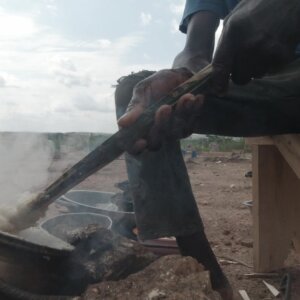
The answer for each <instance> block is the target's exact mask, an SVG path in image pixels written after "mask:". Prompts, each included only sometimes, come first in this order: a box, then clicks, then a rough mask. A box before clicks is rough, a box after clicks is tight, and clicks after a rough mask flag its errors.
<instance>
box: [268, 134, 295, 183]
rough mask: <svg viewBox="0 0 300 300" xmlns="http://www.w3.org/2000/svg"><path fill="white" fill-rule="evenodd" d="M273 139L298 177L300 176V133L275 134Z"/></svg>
mask: <svg viewBox="0 0 300 300" xmlns="http://www.w3.org/2000/svg"><path fill="white" fill-rule="evenodd" d="M273 141H274V144H275V145H276V146H277V147H278V149H279V151H280V152H281V154H282V155H283V156H284V158H285V160H286V161H287V162H288V163H289V165H290V166H291V168H292V169H293V170H294V172H295V173H296V175H297V176H298V178H300V134H297V135H296V134H294V135H291V134H288V135H277V136H273Z"/></svg>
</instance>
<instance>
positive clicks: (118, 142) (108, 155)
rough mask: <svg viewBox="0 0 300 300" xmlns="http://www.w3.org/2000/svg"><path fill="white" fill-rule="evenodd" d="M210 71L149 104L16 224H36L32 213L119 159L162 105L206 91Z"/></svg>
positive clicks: (25, 211)
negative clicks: (130, 123)
mask: <svg viewBox="0 0 300 300" xmlns="http://www.w3.org/2000/svg"><path fill="white" fill-rule="evenodd" d="M211 72H212V67H211V65H208V66H207V67H206V68H204V69H202V70H201V71H200V72H198V73H196V74H195V75H194V76H192V77H191V78H190V79H188V80H187V81H185V82H184V83H182V84H181V85H179V86H178V87H177V88H175V89H174V90H173V91H172V92H171V93H170V94H168V95H167V96H165V97H163V98H162V99H161V100H159V101H157V102H155V103H154V104H152V105H151V106H149V107H148V108H147V109H146V110H145V112H144V113H143V114H142V115H141V116H140V117H139V118H138V119H137V121H136V122H135V123H134V124H132V125H131V126H130V127H128V128H122V129H120V130H119V131H117V132H116V133H115V134H113V135H112V136H111V137H110V138H108V139H107V140H106V141H105V142H104V143H102V144H101V145H99V146H98V147H97V148H96V149H94V150H93V151H92V152H90V153H89V154H88V155H87V156H86V157H84V158H83V159H82V160H80V161H79V162H78V163H77V164H75V165H74V166H73V167H71V168H70V169H69V170H67V171H66V172H65V173H64V174H63V175H62V176H61V177H59V178H58V179H57V180H56V181H55V182H53V183H52V184H51V185H49V186H48V187H47V188H46V189H45V190H44V192H43V193H41V194H39V195H38V196H37V197H36V198H35V199H34V200H33V201H30V202H29V203H28V204H27V205H26V206H24V209H23V210H22V211H20V213H19V215H18V216H15V217H14V220H13V223H18V227H20V226H22V227H23V225H22V224H24V225H25V223H27V225H26V227H28V223H32V222H33V223H34V222H35V221H34V220H30V215H32V216H34V215H38V214H36V212H37V211H43V210H46V208H47V207H48V205H50V204H51V203H52V202H53V201H55V200H56V199H57V198H58V197H60V196H61V195H63V194H65V193H66V192H67V191H68V190H70V189H71V188H72V187H74V186H75V185H77V184H78V183H80V182H81V181H83V180H84V179H86V178H87V177H88V176H90V175H91V174H93V173H95V172H96V171H98V170H100V169H101V168H103V167H104V166H106V165H108V164H109V163H110V162H112V161H113V160H115V159H116V158H118V157H119V156H120V155H121V154H122V153H123V152H124V151H125V150H126V149H128V148H129V147H130V146H132V145H134V143H135V142H136V141H137V140H138V139H140V138H142V137H144V136H145V135H146V134H147V132H148V131H149V129H150V128H151V126H152V125H153V122H154V115H155V112H156V111H157V109H158V108H159V107H160V106H162V105H164V104H168V105H173V104H175V103H176V102H177V101H178V100H179V98H180V97H181V96H182V95H184V94H186V93H194V94H198V93H201V92H203V91H205V90H206V89H207V86H208V83H209V78H210V75H211ZM21 215H22V217H21ZM24 218H27V219H28V221H27V222H25V220H24ZM34 219H36V217H34ZM26 227H25V228H26Z"/></svg>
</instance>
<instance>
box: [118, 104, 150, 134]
mask: <svg viewBox="0 0 300 300" xmlns="http://www.w3.org/2000/svg"><path fill="white" fill-rule="evenodd" d="M144 110H145V107H144V106H143V105H136V106H135V107H134V108H133V109H132V110H130V111H128V112H127V113H125V114H124V115H123V116H122V117H121V118H120V119H119V120H118V125H119V127H121V128H122V127H128V126H130V125H131V124H133V123H134V122H135V121H136V120H137V119H138V118H139V117H140V115H141V114H142V113H143V112H144Z"/></svg>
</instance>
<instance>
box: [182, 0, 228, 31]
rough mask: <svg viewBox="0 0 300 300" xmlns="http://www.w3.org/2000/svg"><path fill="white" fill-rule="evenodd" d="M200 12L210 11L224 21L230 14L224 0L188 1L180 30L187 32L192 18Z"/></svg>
mask: <svg viewBox="0 0 300 300" xmlns="http://www.w3.org/2000/svg"><path fill="white" fill-rule="evenodd" d="M199 11H210V12H213V13H215V14H216V15H218V16H219V17H220V19H223V18H224V17H225V16H226V15H227V14H228V9H227V7H226V3H225V2H224V0H187V1H186V3H185V8H184V12H183V17H182V20H181V23H180V25H179V30H180V31H181V32H183V33H186V32H187V27H188V23H189V21H190V19H191V16H192V15H193V14H195V13H197V12H199Z"/></svg>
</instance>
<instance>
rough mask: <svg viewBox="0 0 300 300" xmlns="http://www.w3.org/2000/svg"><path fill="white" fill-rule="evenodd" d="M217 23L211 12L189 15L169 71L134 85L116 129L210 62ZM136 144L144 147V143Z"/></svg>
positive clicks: (163, 71)
mask: <svg viewBox="0 0 300 300" xmlns="http://www.w3.org/2000/svg"><path fill="white" fill-rule="evenodd" d="M218 24H219V17H218V16H217V15H216V14H215V13H212V12H208V11H200V12H197V13H195V14H193V15H192V16H191V19H190V21H189V24H188V28H187V36H186V44H185V46H184V49H183V50H182V51H181V52H180V53H179V54H178V55H177V56H176V57H175V59H174V63H173V66H172V69H167V70H161V71H158V72H156V73H154V74H153V75H152V76H150V77H148V78H147V79H145V80H143V81H141V82H140V83H138V84H137V85H136V86H135V88H134V91H133V96H132V100H131V102H130V104H129V106H128V112H127V113H126V114H125V115H124V116H123V117H122V118H120V119H119V121H118V125H119V126H120V127H128V126H130V125H131V124H132V123H134V122H135V121H136V119H137V118H138V117H139V116H140V115H141V114H142V112H143V111H144V110H145V108H146V107H147V106H148V105H149V104H150V103H151V101H156V100H159V99H161V98H162V97H163V96H165V95H166V94H168V93H169V92H170V91H171V90H173V89H174V88H175V87H177V86H178V85H180V84H181V83H182V82H184V81H186V80H187V79H188V78H189V77H190V76H192V74H193V73H195V72H197V71H199V70H200V69H202V68H203V67H205V66H206V65H207V64H208V63H209V62H210V61H211V59H212V54H213V49H214V38H215V31H216V29H217V27H218ZM191 97H194V96H193V95H191V94H187V95H185V96H184V99H186V100H189V99H191ZM201 101H202V100H201ZM201 101H197V103H196V106H197V105H198V106H201V103H202V102H201ZM139 143H140V144H142V145H143V147H145V143H146V141H139ZM136 148H139V147H136Z"/></svg>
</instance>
